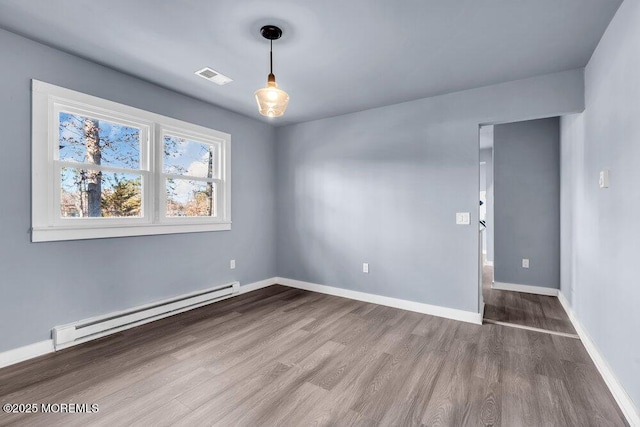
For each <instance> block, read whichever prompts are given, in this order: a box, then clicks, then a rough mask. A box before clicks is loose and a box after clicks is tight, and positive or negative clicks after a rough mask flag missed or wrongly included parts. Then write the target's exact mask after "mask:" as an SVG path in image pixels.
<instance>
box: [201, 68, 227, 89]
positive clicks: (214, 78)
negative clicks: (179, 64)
mask: <svg viewBox="0 0 640 427" xmlns="http://www.w3.org/2000/svg"><path fill="white" fill-rule="evenodd" d="M196 74H197V75H199V76H200V77H202V78H203V79H207V80H209V81H211V82H214V83H215V84H217V85H220V86H222V85H226V84H227V83H231V82H232V81H233V80H232V79H230V78H229V77H227V76H225V75H224V74H220V73H219V72H217V71H216V70H214V69H211V68H209V67H204V68H203V69H202V70H198V71H196Z"/></svg>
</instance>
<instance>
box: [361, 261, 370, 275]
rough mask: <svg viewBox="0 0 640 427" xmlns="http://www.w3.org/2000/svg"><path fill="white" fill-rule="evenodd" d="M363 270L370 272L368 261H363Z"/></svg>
mask: <svg viewBox="0 0 640 427" xmlns="http://www.w3.org/2000/svg"><path fill="white" fill-rule="evenodd" d="M362 272H363V273H368V272H369V263H368V262H363V263H362Z"/></svg>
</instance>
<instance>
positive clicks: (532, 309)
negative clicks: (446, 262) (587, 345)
mask: <svg viewBox="0 0 640 427" xmlns="http://www.w3.org/2000/svg"><path fill="white" fill-rule="evenodd" d="M482 273H483V274H482V296H483V298H484V303H485V306H484V318H485V319H488V320H494V321H499V322H506V323H512V324H516V325H522V326H527V327H532V328H538V329H546V330H549V331H554V332H563V333H566V334H572V335H576V330H575V329H574V328H573V325H571V321H570V320H569V317H568V316H567V314H566V313H565V311H564V309H563V308H562V305H560V301H559V300H558V298H557V297H550V296H544V295H533V294H527V293H523V292H512V291H500V290H497V289H492V288H491V283H492V281H493V267H490V266H484V268H483V271H482Z"/></svg>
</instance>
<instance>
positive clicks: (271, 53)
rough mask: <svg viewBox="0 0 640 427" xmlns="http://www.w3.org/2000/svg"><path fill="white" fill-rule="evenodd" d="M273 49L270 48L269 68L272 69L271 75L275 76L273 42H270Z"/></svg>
mask: <svg viewBox="0 0 640 427" xmlns="http://www.w3.org/2000/svg"><path fill="white" fill-rule="evenodd" d="M270 42H271V47H270V48H269V64H270V65H269V66H270V68H271V70H270V73H271V74H273V40H270Z"/></svg>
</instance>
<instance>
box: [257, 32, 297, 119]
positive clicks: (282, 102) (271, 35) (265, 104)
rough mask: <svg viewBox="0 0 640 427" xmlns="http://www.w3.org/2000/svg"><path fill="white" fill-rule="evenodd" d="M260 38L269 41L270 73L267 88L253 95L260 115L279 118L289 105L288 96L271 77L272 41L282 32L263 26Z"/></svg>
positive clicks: (274, 78)
mask: <svg viewBox="0 0 640 427" xmlns="http://www.w3.org/2000/svg"><path fill="white" fill-rule="evenodd" d="M260 33H261V34H262V37H264V38H265V39H267V40H269V41H270V43H271V48H270V50H269V62H270V66H271V68H270V72H269V77H267V86H265V87H263V88H261V89H258V90H257V91H256V93H255V96H256V101H257V102H258V108H259V111H260V114H262V115H263V116H267V117H280V116H282V115H283V114H284V110H286V109H287V105H288V104H289V95H287V92H285V91H283V90H282V89H278V84H277V83H276V76H274V75H273V41H274V40H277V39H279V38H280V37H281V36H282V30H281V29H280V28H278V27H276V26H275V25H265V26H264V27H262V28H261V29H260Z"/></svg>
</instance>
